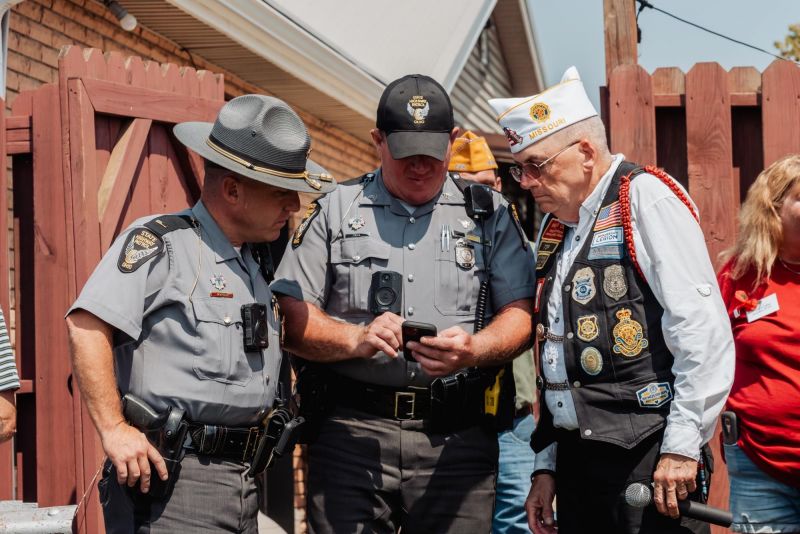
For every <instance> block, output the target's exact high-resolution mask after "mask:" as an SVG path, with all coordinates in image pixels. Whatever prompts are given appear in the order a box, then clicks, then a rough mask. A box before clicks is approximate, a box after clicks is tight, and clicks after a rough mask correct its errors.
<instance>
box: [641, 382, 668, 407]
mask: <svg viewBox="0 0 800 534" xmlns="http://www.w3.org/2000/svg"><path fill="white" fill-rule="evenodd" d="M636 398H637V399H639V406H641V407H642V408H660V407H661V406H664V405H665V404H666V403H668V402H669V401H671V400H672V387H671V386H670V385H669V382H651V383H649V384H647V385H646V386H645V387H643V388H642V389H637V390H636Z"/></svg>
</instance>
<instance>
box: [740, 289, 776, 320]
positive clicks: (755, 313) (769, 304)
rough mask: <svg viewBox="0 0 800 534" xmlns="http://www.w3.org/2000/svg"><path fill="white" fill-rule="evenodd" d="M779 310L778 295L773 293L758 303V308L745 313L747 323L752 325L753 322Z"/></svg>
mask: <svg viewBox="0 0 800 534" xmlns="http://www.w3.org/2000/svg"><path fill="white" fill-rule="evenodd" d="M779 309H780V307H779V306H778V295H776V294H775V293H773V294H772V295H767V296H766V297H764V298H763V299H761V300H759V301H758V306H757V307H756V309H754V310H751V311H749V312H747V322H748V323H752V322H753V321H757V320H759V319H761V318H762V317H765V316H767V315H769V314H770V313H775V312H776V311H778V310H779Z"/></svg>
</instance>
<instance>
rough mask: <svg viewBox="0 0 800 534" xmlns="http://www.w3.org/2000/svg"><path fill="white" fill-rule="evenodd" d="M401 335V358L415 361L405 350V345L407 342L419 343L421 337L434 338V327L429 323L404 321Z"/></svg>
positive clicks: (409, 352)
mask: <svg viewBox="0 0 800 534" xmlns="http://www.w3.org/2000/svg"><path fill="white" fill-rule="evenodd" d="M401 328H402V334H403V357H404V358H405V359H406V360H408V361H410V362H415V361H417V360H415V359H414V357H413V356H412V355H411V350H410V349H407V348H406V343H408V342H409V341H417V342H419V340H420V339H422V337H423V336H432V337H435V336H436V326H435V325H432V324H430V323H418V322H416V321H404V322H403V325H402V327H401Z"/></svg>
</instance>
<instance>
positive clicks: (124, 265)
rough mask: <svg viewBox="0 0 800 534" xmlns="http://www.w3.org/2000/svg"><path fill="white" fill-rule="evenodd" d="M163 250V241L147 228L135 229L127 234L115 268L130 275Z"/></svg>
mask: <svg viewBox="0 0 800 534" xmlns="http://www.w3.org/2000/svg"><path fill="white" fill-rule="evenodd" d="M162 250H164V241H162V240H161V238H160V237H159V236H157V235H156V234H154V233H153V232H151V231H150V230H148V229H147V228H137V229H135V230H133V231H132V232H131V233H130V234H128V237H127V239H126V240H125V244H124V245H123V247H122V250H121V251H120V253H119V260H117V267H118V268H119V270H120V271H122V272H123V273H132V272H133V271H135V270H136V269H138V268H139V267H141V266H142V265H144V264H145V263H147V262H148V261H149V260H151V259H153V258H155V257H156V256H158V255H159V254H160V253H161V251H162Z"/></svg>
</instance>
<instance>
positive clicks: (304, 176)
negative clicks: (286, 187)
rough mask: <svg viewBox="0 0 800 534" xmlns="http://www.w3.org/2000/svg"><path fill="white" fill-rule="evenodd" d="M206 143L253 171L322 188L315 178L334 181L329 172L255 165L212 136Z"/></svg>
mask: <svg viewBox="0 0 800 534" xmlns="http://www.w3.org/2000/svg"><path fill="white" fill-rule="evenodd" d="M206 144H208V146H210V147H211V148H213V149H214V150H215V151H217V152H218V153H220V154H221V155H223V156H225V157H226V158H228V159H230V160H233V161H235V162H236V163H238V164H239V165H244V166H245V167H247V168H248V169H250V170H251V171H256V172H263V173H266V174H272V175H274V176H278V177H280V178H294V179H301V180H305V181H306V182H308V184H309V185H310V186H311V187H313V188H314V189H320V188H321V187H322V186H321V185H320V184H319V183H317V182H316V180H315V178H317V179H319V180H322V181H323V182H332V181H333V176H332V175H330V174H327V173H311V172H308V171H303V172H283V171H279V170H276V169H270V168H269V167H259V166H258V165H253V164H252V163H250V162H249V161H247V160H246V159H242V158H240V157H239V156H237V155H236V154H232V153H230V152H228V151H227V150H225V149H224V148H222V147H221V146H219V145H217V144H216V143H214V142H213V141H212V140H211V138H210V137H209V138H208V139H206Z"/></svg>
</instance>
